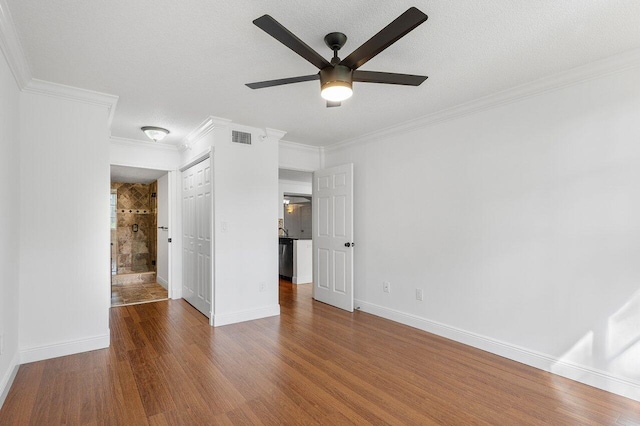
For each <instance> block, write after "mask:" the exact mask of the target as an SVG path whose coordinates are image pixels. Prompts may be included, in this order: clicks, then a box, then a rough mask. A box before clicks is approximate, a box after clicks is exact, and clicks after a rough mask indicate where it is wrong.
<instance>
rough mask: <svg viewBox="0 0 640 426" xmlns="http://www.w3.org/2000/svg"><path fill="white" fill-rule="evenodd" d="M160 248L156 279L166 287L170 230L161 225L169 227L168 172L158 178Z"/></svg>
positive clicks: (167, 281)
mask: <svg viewBox="0 0 640 426" xmlns="http://www.w3.org/2000/svg"><path fill="white" fill-rule="evenodd" d="M157 200H158V217H157V222H158V229H157V232H158V238H157V241H158V248H157V256H156V267H157V273H156V280H157V281H158V283H159V284H160V285H162V286H163V287H164V288H167V286H168V283H169V243H168V238H169V232H168V231H166V230H164V229H159V228H160V227H162V226H163V227H166V228H169V225H170V223H169V175H168V174H166V175H164V176H161V177H160V178H159V179H158V193H157Z"/></svg>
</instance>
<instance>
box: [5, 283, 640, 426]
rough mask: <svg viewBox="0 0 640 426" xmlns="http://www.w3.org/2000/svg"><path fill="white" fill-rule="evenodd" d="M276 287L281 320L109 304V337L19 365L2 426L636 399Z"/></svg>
mask: <svg viewBox="0 0 640 426" xmlns="http://www.w3.org/2000/svg"><path fill="white" fill-rule="evenodd" d="M280 295H281V296H280V303H281V308H282V315H281V316H280V317H273V318H266V319H262V320H257V321H251V322H246V323H241V324H235V325H229V326H224V327H218V328H211V327H209V325H208V324H207V320H206V318H205V317H204V316H202V315H201V314H200V313H199V312H197V311H196V310H195V309H193V308H192V307H191V306H190V305H188V304H187V303H186V302H184V301H182V300H169V301H163V302H156V303H147V304H141V305H131V306H123V307H117V308H112V309H111V335H112V338H111V347H110V348H109V349H104V350H99V351H93V352H88V353H83V354H78V355H72V356H67V357H62V358H56V359H52V360H47V361H41V362H35V363H31V364H25V365H22V366H21V367H20V370H19V372H18V375H17V377H16V379H15V382H14V384H13V386H12V388H11V390H10V392H9V395H8V397H7V400H6V402H5V404H4V406H3V408H2V410H1V411H0V424H1V425H14V424H19V425H23V424H33V425H57V424H124V425H146V424H149V425H177V424H188V425H196V424H228V425H231V424H266V425H273V424H305V425H306V424H327V425H334V424H393V425H396V424H410V425H417V424H421V425H427V424H455V425H466V424H499V425H515V424H553V425H562V424H579V425H585V424H598V425H606V424H609V425H611V424H618V425H631V424H640V403H638V402H634V401H632V400H629V399H625V398H622V397H619V396H615V395H613V394H610V393H607V392H604V391H601V390H598V389H595V388H591V387H589V386H586V385H582V384H580V383H577V382H573V381H570V380H567V379H563V378H561V377H558V376H554V375H551V374H549V373H545V372H543V371H540V370H536V369H534V368H530V367H527V366H525V365H522V364H519V363H517V362H513V361H509V360H506V359H504V358H500V357H498V356H495V355H491V354H488V353H486V352H482V351H480V350H477V349H474V348H470V347H467V346H464V345H462V344H458V343H455V342H451V341H448V340H446V339H443V338H440V337H437V336H433V335H431V334H428V333H425V332H422V331H419V330H416V329H413V328H410V327H406V326H403V325H400V324H396V323H393V322H390V321H387V320H384V319H381V318H378V317H375V316H372V315H368V314H365V313H362V312H355V313H353V314H350V313H348V312H344V311H341V310H338V309H335V308H332V307H330V306H327V305H324V304H322V303H318V302H314V301H312V299H311V288H310V286H309V285H302V286H294V285H292V284H291V283H287V282H285V281H281V283H280Z"/></svg>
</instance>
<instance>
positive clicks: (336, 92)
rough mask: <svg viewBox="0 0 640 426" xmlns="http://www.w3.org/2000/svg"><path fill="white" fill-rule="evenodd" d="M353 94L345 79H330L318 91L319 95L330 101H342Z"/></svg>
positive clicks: (349, 84)
mask: <svg viewBox="0 0 640 426" xmlns="http://www.w3.org/2000/svg"><path fill="white" fill-rule="evenodd" d="M351 95H353V89H352V88H351V83H348V82H346V81H332V82H331V83H327V84H326V85H325V86H324V87H323V88H322V91H321V92H320V96H322V97H323V98H324V99H326V100H328V101H330V102H342V101H344V100H347V99H349V98H350V97H351Z"/></svg>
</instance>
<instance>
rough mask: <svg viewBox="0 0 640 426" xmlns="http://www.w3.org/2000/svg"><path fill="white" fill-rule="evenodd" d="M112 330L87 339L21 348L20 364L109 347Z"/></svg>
mask: <svg viewBox="0 0 640 426" xmlns="http://www.w3.org/2000/svg"><path fill="white" fill-rule="evenodd" d="M109 343H110V332H109V331H108V330H107V332H106V333H105V334H102V335H99V336H93V337H88V338H85V339H78V340H71V341H67V342H62V343H55V344H52V345H43V346H37V347H33V348H23V349H21V350H20V364H26V363H28V362H35V361H42V360H45V359H51V358H57V357H61V356H67V355H74V354H79V353H82V352H89V351H95V350H97V349H105V348H108V347H109Z"/></svg>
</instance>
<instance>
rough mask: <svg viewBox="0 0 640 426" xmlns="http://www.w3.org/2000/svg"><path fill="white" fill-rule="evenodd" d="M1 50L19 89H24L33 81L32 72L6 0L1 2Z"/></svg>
mask: <svg viewBox="0 0 640 426" xmlns="http://www.w3.org/2000/svg"><path fill="white" fill-rule="evenodd" d="M0 49H2V52H3V53H4V57H5V58H6V59H7V63H8V64H9V68H10V69H11V73H12V74H13V78H14V79H15V80H16V84H17V85H18V88H20V90H22V89H24V88H25V87H26V85H27V83H28V82H29V81H31V70H30V69H29V63H28V62H27V59H26V56H25V54H24V50H23V49H22V45H21V44H20V39H19V38H18V33H17V31H16V27H15V25H14V24H13V18H11V13H10V12H9V6H7V2H6V1H5V0H0Z"/></svg>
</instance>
